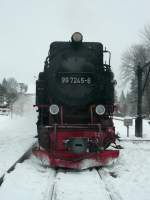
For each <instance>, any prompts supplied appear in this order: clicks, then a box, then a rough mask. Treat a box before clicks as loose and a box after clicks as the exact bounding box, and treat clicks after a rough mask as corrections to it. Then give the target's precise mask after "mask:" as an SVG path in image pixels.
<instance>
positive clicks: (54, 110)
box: [49, 104, 59, 115]
mask: <svg viewBox="0 0 150 200" xmlns="http://www.w3.org/2000/svg"><path fill="white" fill-rule="evenodd" d="M49 112H50V113H51V114H52V115H57V114H58V113H59V107H58V106H57V105H56V104H52V105H51V106H50V107H49Z"/></svg>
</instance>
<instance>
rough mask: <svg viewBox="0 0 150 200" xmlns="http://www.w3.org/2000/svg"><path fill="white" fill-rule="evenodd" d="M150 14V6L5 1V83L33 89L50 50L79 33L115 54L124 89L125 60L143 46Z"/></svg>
mask: <svg viewBox="0 0 150 200" xmlns="http://www.w3.org/2000/svg"><path fill="white" fill-rule="evenodd" d="M149 9H150V1H149V0H0V74H1V76H0V80H2V79H3V78H4V77H12V76H13V77H15V78H16V79H17V80H18V82H25V83H27V84H29V85H33V84H34V82H35V78H34V76H37V74H38V73H39V71H42V70H43V66H44V64H43V63H44V60H45V58H46V56H47V53H48V49H49V44H50V43H51V42H52V41H54V40H70V37H71V35H72V33H73V32H75V31H79V32H81V33H82V34H83V37H84V39H85V40H86V41H99V42H102V43H103V44H104V46H107V48H108V49H109V50H110V51H111V52H112V62H111V63H112V67H113V71H114V73H115V75H116V78H117V81H118V86H119V85H120V84H119V82H120V81H119V73H118V72H119V66H120V64H121V55H122V53H123V52H124V51H125V50H126V49H127V48H128V47H130V45H132V44H134V43H138V42H141V40H142V39H141V35H142V33H141V32H142V31H143V29H144V26H145V25H147V24H150V14H149Z"/></svg>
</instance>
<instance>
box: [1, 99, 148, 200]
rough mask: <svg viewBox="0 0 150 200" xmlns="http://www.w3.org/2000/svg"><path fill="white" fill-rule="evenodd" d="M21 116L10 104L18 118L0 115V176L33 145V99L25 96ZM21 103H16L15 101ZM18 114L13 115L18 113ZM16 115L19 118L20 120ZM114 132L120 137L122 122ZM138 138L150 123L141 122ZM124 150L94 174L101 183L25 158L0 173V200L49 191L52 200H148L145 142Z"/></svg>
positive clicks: (41, 197)
mask: <svg viewBox="0 0 150 200" xmlns="http://www.w3.org/2000/svg"><path fill="white" fill-rule="evenodd" d="M29 99H30V101H28V103H27V105H26V104H24V109H25V110H26V112H25V113H24V114H23V115H22V114H21V113H22V111H21V109H20V108H21V107H20V108H19V107H18V105H16V110H17V112H16V113H18V114H19V115H18V116H16V115H15V114H14V115H13V116H12V119H11V118H10V116H0V122H1V126H0V158H1V162H0V173H1V174H2V173H4V172H5V170H6V168H7V167H8V166H9V165H10V164H11V163H12V162H13V160H15V159H16V158H18V156H19V155H20V154H22V152H23V151H24V150H25V149H27V148H28V147H29V146H30V145H31V144H32V143H33V142H34V141H35V139H34V136H35V135H36V126H35V122H36V112H35V110H34V109H33V108H32V104H34V101H33V98H31V97H30V98H29ZM20 102H22V100H20ZM18 110H19V111H18ZM21 115H22V116H21ZM114 123H115V127H116V131H117V132H118V133H119V135H120V136H121V137H122V138H126V135H127V132H126V127H125V126H124V125H123V122H122V121H118V120H115V121H114ZM134 132H135V130H134V125H133V126H132V127H130V138H135V136H134V134H135V133H134ZM143 133H144V134H143V138H144V139H150V125H149V124H148V121H147V120H144V121H143ZM121 145H122V146H123V147H124V149H122V150H120V157H119V159H118V160H117V161H116V163H115V164H114V165H113V166H109V167H105V168H103V169H102V170H100V173H101V174H102V179H100V177H99V176H98V173H97V172H96V170H95V169H94V170H92V171H89V170H83V171H81V172H65V171H60V172H59V173H57V175H56V177H55V173H56V171H55V170H54V169H51V168H44V167H43V166H42V165H41V162H40V161H39V160H38V159H37V158H35V157H34V156H31V158H29V159H28V160H26V161H25V162H23V163H21V164H17V165H16V167H15V169H14V171H12V172H11V173H9V174H6V176H5V180H4V182H3V184H2V185H1V187H0V199H2V200H9V199H11V200H20V199H23V200H25V199H28V200H46V199H50V197H49V196H50V194H51V192H52V190H53V188H54V192H53V193H54V199H55V200H78V199H80V200H91V199H93V200H96V199H103V200H108V199H110V195H109V193H111V197H112V199H113V200H121V199H122V200H133V199H136V200H149V199H150V170H149V166H150V142H149V143H146V142H142V143H132V142H121Z"/></svg>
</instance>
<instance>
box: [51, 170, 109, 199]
mask: <svg viewBox="0 0 150 200" xmlns="http://www.w3.org/2000/svg"><path fill="white" fill-rule="evenodd" d="M79 199H80V200H91V199H92V200H100V199H102V200H109V199H110V198H109V194H108V192H107V191H106V190H105V185H104V183H103V182H102V180H101V179H100V177H99V175H98V173H97V171H96V170H92V171H89V170H83V171H82V172H67V173H65V172H62V173H59V174H58V176H57V178H56V183H55V200H79Z"/></svg>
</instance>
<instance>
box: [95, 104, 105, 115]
mask: <svg viewBox="0 0 150 200" xmlns="http://www.w3.org/2000/svg"><path fill="white" fill-rule="evenodd" d="M95 112H96V114H98V115H103V114H104V113H105V107H104V106H103V105H97V106H96V108H95Z"/></svg>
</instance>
